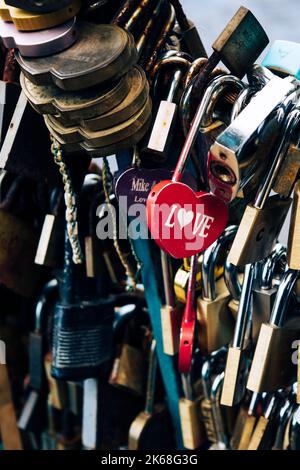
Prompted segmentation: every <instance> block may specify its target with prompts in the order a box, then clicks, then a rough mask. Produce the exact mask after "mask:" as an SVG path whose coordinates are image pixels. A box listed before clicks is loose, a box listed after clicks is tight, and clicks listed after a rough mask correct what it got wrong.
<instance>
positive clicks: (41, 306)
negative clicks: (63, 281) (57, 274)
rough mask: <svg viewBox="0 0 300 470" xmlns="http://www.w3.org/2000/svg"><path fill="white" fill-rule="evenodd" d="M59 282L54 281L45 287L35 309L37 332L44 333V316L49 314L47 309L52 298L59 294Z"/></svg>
mask: <svg viewBox="0 0 300 470" xmlns="http://www.w3.org/2000/svg"><path fill="white" fill-rule="evenodd" d="M57 286H58V284H57V280H56V279H52V280H51V281H49V282H47V284H46V285H45V286H44V287H43V290H42V293H41V295H40V297H39V299H38V301H37V304H36V308H35V332H36V333H42V329H43V323H44V321H45V319H44V316H45V315H46V314H47V307H48V304H49V301H50V300H51V298H52V296H53V295H54V294H56V293H57V292H58V290H57Z"/></svg>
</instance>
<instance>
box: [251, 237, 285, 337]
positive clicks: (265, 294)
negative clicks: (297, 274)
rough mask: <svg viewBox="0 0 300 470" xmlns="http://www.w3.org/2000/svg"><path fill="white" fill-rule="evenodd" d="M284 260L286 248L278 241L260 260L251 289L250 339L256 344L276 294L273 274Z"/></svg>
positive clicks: (268, 317)
mask: <svg viewBox="0 0 300 470" xmlns="http://www.w3.org/2000/svg"><path fill="white" fill-rule="evenodd" d="M280 262H286V249H285V247H284V246H283V245H281V244H280V243H277V244H276V245H275V248H274V250H273V252H272V253H271V255H270V256H269V257H268V258H266V260H265V261H263V262H262V265H261V267H260V271H261V275H260V276H259V279H257V283H258V285H257V286H255V287H254V289H253V314H252V340H253V342H254V344H256V342H257V339H258V335H259V331H260V327H261V325H262V323H264V322H268V321H269V319H270V315H271V312H272V307H273V304H274V301H275V298H276V294H277V287H276V285H274V282H273V281H274V279H273V278H274V274H275V269H276V267H277V264H278V263H280Z"/></svg>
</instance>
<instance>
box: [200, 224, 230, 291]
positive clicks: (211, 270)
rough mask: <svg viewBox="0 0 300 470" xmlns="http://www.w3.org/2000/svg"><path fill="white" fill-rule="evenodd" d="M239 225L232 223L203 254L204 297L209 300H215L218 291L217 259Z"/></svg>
mask: <svg viewBox="0 0 300 470" xmlns="http://www.w3.org/2000/svg"><path fill="white" fill-rule="evenodd" d="M237 229H238V227H237V225H231V226H229V227H227V228H226V229H225V231H224V233H223V234H222V235H221V236H220V237H219V238H218V239H217V240H216V241H215V243H213V244H212V245H211V246H210V247H209V248H208V249H207V250H206V251H205V252H204V255H203V262H202V266H201V268H202V273H201V278H202V297H203V299H207V300H215V298H216V296H217V293H216V283H215V268H216V264H217V260H218V257H219V254H220V251H221V249H222V248H223V247H225V246H226V245H227V244H228V243H230V242H231V241H232V240H233V238H234V236H235V234H236V232H237Z"/></svg>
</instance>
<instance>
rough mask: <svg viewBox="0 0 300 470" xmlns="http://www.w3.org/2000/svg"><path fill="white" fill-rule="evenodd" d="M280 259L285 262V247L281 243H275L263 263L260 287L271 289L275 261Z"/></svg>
mask: <svg viewBox="0 0 300 470" xmlns="http://www.w3.org/2000/svg"><path fill="white" fill-rule="evenodd" d="M281 260H283V261H284V260H285V262H286V248H285V247H284V246H283V245H281V243H277V244H276V246H275V248H274V250H273V251H272V253H271V255H270V256H269V257H268V258H267V259H266V261H265V262H264V263H263V266H262V273H261V286H260V287H261V289H266V290H269V289H272V280H273V277H274V271H275V268H276V265H277V263H278V262H279V261H281Z"/></svg>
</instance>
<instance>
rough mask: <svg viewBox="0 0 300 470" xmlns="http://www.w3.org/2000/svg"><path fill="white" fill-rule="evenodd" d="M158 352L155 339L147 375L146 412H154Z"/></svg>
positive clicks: (151, 348) (152, 344)
mask: <svg viewBox="0 0 300 470" xmlns="http://www.w3.org/2000/svg"><path fill="white" fill-rule="evenodd" d="M157 365H158V361H157V353H156V340H155V339H153V340H152V343H151V347H150V353H149V368H148V375H147V389H146V404H145V410H144V411H145V413H147V414H150V415H151V414H153V410H154V395H155V384H156V379H157Z"/></svg>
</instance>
